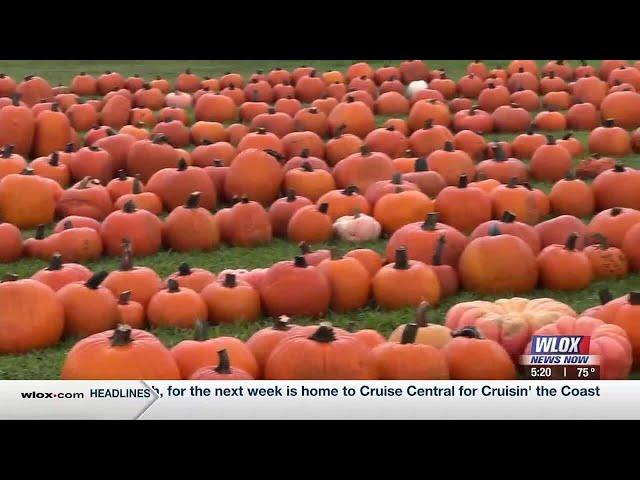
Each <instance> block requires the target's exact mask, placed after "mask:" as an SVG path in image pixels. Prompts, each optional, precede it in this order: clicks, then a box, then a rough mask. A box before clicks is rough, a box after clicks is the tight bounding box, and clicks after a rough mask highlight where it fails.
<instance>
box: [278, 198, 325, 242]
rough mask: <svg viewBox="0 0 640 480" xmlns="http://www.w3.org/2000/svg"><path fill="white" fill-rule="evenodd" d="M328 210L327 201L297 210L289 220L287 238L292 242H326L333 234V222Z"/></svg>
mask: <svg viewBox="0 0 640 480" xmlns="http://www.w3.org/2000/svg"><path fill="white" fill-rule="evenodd" d="M328 211H329V204H328V203H321V204H320V205H318V206H316V205H309V206H307V207H302V208H301V209H299V210H297V211H296V212H295V213H294V214H293V216H292V217H291V220H289V224H288V226H287V238H288V239H289V240H291V241H294V242H302V241H304V242H310V243H321V242H326V241H327V240H329V239H330V238H331V237H332V236H333V223H332V221H331V217H329V215H328Z"/></svg>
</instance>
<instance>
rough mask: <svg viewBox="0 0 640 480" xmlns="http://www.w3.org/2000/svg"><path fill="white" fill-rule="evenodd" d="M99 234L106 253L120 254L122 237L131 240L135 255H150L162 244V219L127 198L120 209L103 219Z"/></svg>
mask: <svg viewBox="0 0 640 480" xmlns="http://www.w3.org/2000/svg"><path fill="white" fill-rule="evenodd" d="M101 236H102V241H103V243H104V246H105V250H106V253H107V255H111V256H114V255H121V254H122V253H123V252H122V241H123V240H124V239H128V240H130V241H131V242H132V244H133V247H134V248H135V254H136V255H137V256H141V257H142V256H146V255H152V254H154V253H157V252H158V251H159V250H160V247H161V246H162V221H161V220H160V219H159V218H158V217H156V216H155V215H154V214H152V213H151V212H148V211H147V210H139V209H137V208H136V205H135V203H134V202H133V201H132V200H129V201H128V202H127V203H125V205H124V207H123V209H122V210H118V211H115V212H113V213H111V214H109V216H107V218H105V219H104V221H103V222H102V229H101Z"/></svg>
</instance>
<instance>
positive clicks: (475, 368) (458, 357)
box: [442, 327, 516, 380]
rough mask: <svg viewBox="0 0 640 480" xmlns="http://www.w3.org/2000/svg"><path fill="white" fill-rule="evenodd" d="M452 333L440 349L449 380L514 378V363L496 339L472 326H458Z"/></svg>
mask: <svg viewBox="0 0 640 480" xmlns="http://www.w3.org/2000/svg"><path fill="white" fill-rule="evenodd" d="M452 337H453V338H452V339H451V341H450V342H449V343H447V345H445V347H444V348H443V350H442V351H443V353H444V355H445V358H446V360H447V364H448V366H449V376H450V378H451V379H452V380H515V378H516V369H515V366H514V364H513V362H512V361H511V358H510V357H509V354H508V353H507V352H506V350H505V349H504V348H502V347H501V346H500V344H499V343H497V342H495V341H493V340H490V339H488V338H485V337H483V336H482V335H481V334H480V332H479V331H478V330H477V329H476V328H475V327H464V328H462V329H460V330H457V331H455V332H453V333H452Z"/></svg>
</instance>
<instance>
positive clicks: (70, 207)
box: [47, 177, 113, 223]
mask: <svg viewBox="0 0 640 480" xmlns="http://www.w3.org/2000/svg"><path fill="white" fill-rule="evenodd" d="M112 211H113V203H112V202H111V196H110V195H109V192H108V191H107V189H106V188H105V187H104V186H102V185H101V184H100V181H99V180H97V179H92V178H91V177H85V178H83V179H82V180H80V181H79V182H78V183H76V184H74V185H73V186H72V187H71V188H68V189H67V190H65V191H64V192H63V193H62V195H61V196H60V198H59V199H58V201H57V203H56V213H57V214H58V216H61V217H68V216H70V215H78V216H82V217H89V218H93V219H95V220H104V219H105V218H106V217H107V215H109V214H110V213H111V212H112ZM47 223H48V222H47Z"/></svg>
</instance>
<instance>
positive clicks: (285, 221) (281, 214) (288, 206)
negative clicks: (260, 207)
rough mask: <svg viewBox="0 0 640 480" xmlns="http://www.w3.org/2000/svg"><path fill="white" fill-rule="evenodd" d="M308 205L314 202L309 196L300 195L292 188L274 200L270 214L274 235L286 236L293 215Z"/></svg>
mask: <svg viewBox="0 0 640 480" xmlns="http://www.w3.org/2000/svg"><path fill="white" fill-rule="evenodd" d="M308 205H312V202H311V200H309V199H308V198H307V197H301V196H298V195H296V192H295V191H293V190H291V189H289V190H287V195H286V196H284V197H282V198H279V199H278V200H276V201H275V202H273V204H271V207H270V208H269V212H268V215H269V221H270V222H271V228H272V231H273V235H275V236H277V237H284V236H286V234H287V227H288V225H289V221H290V220H291V217H292V216H293V215H294V214H295V213H296V212H297V211H298V210H300V209H301V208H302V207H305V206H308Z"/></svg>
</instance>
